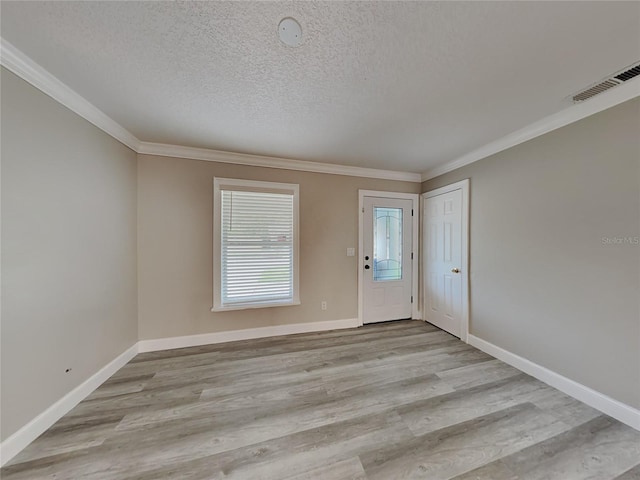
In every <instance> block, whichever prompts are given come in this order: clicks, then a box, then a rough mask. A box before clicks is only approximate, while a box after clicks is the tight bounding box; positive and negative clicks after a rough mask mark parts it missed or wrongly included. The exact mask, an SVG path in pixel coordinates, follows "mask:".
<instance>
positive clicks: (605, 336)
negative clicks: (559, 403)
mask: <svg viewBox="0 0 640 480" xmlns="http://www.w3.org/2000/svg"><path fill="white" fill-rule="evenodd" d="M464 178H470V179H471V232H470V236H471V243H470V249H471V251H470V256H471V270H470V275H471V305H470V309H471V333H472V334H474V335H476V336H478V337H480V338H482V339H484V340H487V341H489V342H491V343H494V344H495V345H498V346H500V347H502V348H504V349H506V350H509V351H511V352H513V353H516V354H518V355H520V356H523V357H525V358H527V359H529V360H531V361H533V362H535V363H538V364H540V365H543V366H545V367H547V368H549V369H551V370H553V371H556V372H558V373H560V374H562V375H565V376H567V377H569V378H571V379H573V380H575V381H577V382H580V383H582V384H584V385H587V386H589V387H591V388H594V389H595V390H597V391H600V392H602V393H605V394H607V395H609V396H611V397H613V398H615V399H617V400H619V401H622V402H624V403H626V404H628V405H632V406H634V407H636V408H640V311H639V305H640V246H638V245H637V244H636V245H632V244H622V245H605V244H603V237H637V236H638V235H640V100H638V99H636V100H633V101H629V102H626V103H624V104H622V105H619V106H617V107H614V108H611V109H609V110H606V111H604V112H602V113H599V114H597V115H594V116H592V117H589V118H587V119H584V120H582V121H580V122H577V123H574V124H572V125H569V126H567V127H564V128H562V129H559V130H556V131H554V132H551V133H548V134H546V135H544V136H542V137H539V138H537V139H534V140H531V141H529V142H527V143H524V144H522V145H519V146H517V147H514V148H511V149H509V150H506V151H504V152H501V153H499V154H497V155H494V156H492V157H489V158H487V159H484V160H481V161H479V162H476V163H473V164H471V165H468V166H466V167H463V168H460V169H458V170H455V171H453V172H450V173H448V174H445V175H443V176H440V177H438V178H435V179H432V180H429V181H427V182H425V183H423V186H422V191H428V190H432V189H434V188H437V187H440V186H443V185H447V184H450V183H453V182H456V181H458V180H461V179H464Z"/></svg>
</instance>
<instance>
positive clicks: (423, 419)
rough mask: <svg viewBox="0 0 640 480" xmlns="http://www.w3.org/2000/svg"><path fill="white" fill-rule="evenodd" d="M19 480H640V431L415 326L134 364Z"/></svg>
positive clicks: (54, 437)
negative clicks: (172, 479) (409, 479)
mask: <svg viewBox="0 0 640 480" xmlns="http://www.w3.org/2000/svg"><path fill="white" fill-rule="evenodd" d="M0 475H1V477H2V479H4V480H18V479H30V480H35V479H41V478H55V479H58V480H60V479H73V480H78V479H139V480H155V479H165V478H176V479H178V478H179V479H189V480H195V479H207V480H209V479H251V480H258V479H277V480H284V479H287V480H294V479H295V480H302V479H322V480H334V479H335V480H338V479H351V480H356V479H358V480H363V479H369V480H377V479H381V480H394V479H405V478H411V479H418V478H421V479H429V480H436V479H453V478H454V479H456V480H463V479H464V480H471V479H487V480H524V479H527V480H529V479H558V480H574V479H576V480H577V479H594V480H609V479H616V480H631V479H640V432H637V431H635V430H633V429H631V428H629V427H627V426H625V425H623V424H621V423H619V422H617V421H615V420H613V419H611V418H609V417H606V416H604V415H602V414H600V413H599V412H597V411H595V410H593V409H591V408H589V407H587V406H586V405H584V404H581V403H580V402H577V401H575V400H573V399H571V398H569V397H567V396H566V395H564V394H562V393H560V392H558V391H557V390H554V389H553V388H551V387H548V386H546V385H544V384H542V383H540V382H538V381H537V380H535V379H533V378H531V377H529V376H527V375H524V374H522V373H520V372H519V371H517V370H515V369H513V368H511V367H509V366H507V365H505V364H504V363H502V362H500V361H498V360H495V359H493V358H492V357H490V356H488V355H486V354H484V353H482V352H480V351H479V350H476V349H475V348H473V347H470V346H468V345H466V344H464V343H462V342H461V341H459V340H458V339H455V338H453V337H451V336H450V335H448V334H446V333H444V332H442V331H440V330H438V329H436V328H435V327H432V326H430V325H428V324H425V323H422V322H417V321H403V322H392V323H386V324H378V325H373V326H367V327H363V328H359V329H353V330H340V331H332V332H324V333H315V334H302V335H293V336H288V337H275V338H268V339H260V340H249V341H242V342H234V343H227V344H218V345H209V346H205V347H194V348H187V349H180V350H170V351H163V352H155V353H147V354H141V355H138V356H137V357H136V358H135V359H133V360H132V361H131V362H130V363H129V364H127V365H126V366H125V367H124V368H122V369H121V370H120V371H119V372H118V373H116V374H115V375H114V376H113V377H112V378H111V379H110V380H108V381H107V382H106V383H105V384H103V385H102V386H101V387H100V388H98V389H97V390H96V391H95V392H94V393H93V394H92V395H91V396H90V397H88V398H87V399H86V400H84V401H83V402H82V403H80V404H79V405H78V406H77V407H76V408H74V409H73V410H72V411H71V412H69V413H68V414H67V415H65V416H64V417H63V418H62V419H61V420H60V421H59V422H58V423H56V425H54V426H53V427H52V428H51V429H49V430H48V431H47V432H46V433H44V434H43V435H42V436H41V437H40V438H39V439H38V440H36V441H35V442H34V443H33V444H32V445H30V446H29V447H27V449H25V450H24V451H23V452H22V453H20V454H19V455H18V456H17V457H16V458H15V459H14V460H13V461H12V462H10V464H9V465H8V466H6V467H5V468H3V469H2V471H1V472H0Z"/></svg>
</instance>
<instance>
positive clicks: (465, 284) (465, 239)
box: [420, 178, 470, 343]
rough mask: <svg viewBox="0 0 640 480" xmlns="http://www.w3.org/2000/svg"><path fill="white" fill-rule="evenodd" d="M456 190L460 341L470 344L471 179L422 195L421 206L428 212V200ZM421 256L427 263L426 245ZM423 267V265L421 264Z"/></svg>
mask: <svg viewBox="0 0 640 480" xmlns="http://www.w3.org/2000/svg"><path fill="white" fill-rule="evenodd" d="M455 190H461V191H462V230H461V233H460V235H461V237H462V244H461V248H462V262H461V263H462V265H461V268H462V271H461V272H460V273H461V274H462V329H461V331H460V340H462V341H463V342H465V343H469V205H470V197H469V179H468V178H466V179H464V180H461V181H459V182H456V183H452V184H450V185H445V186H444V187H440V188H436V189H434V190H429V191H428V192H425V193H423V194H422V195H421V198H422V201H421V202H420V204H421V205H420V206H421V208H422V211H423V212H426V210H425V208H424V204H425V201H426V200H427V199H428V198H431V197H436V196H438V195H442V194H444V193H449V192H453V191H455ZM420 220H421V223H422V232H421V233H422V235H421V237H422V239H423V242H422V243H424V238H426V237H425V234H424V229H425V228H426V222H424V221H422V217H421V218H420ZM420 255H421V257H422V258H424V261H425V262H426V261H427V257H426V255H425V254H424V245H422V244H420ZM421 265H422V264H421ZM425 275H426V268H424V265H423V268H422V298H421V307H422V311H423V312H424V316H423V317H424V318H423V320H424V321H425V322H426V321H428V320H427V318H426V317H427V314H426V305H425V304H426V298H427V295H426V288H427V287H426V285H427V282H426V278H424V276H425Z"/></svg>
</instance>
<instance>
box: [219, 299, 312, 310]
mask: <svg viewBox="0 0 640 480" xmlns="http://www.w3.org/2000/svg"><path fill="white" fill-rule="evenodd" d="M295 305H300V300H294V301H293V302H286V303H283V302H273V303H270V302H267V303H245V304H239V305H229V306H226V307H222V306H219V307H213V308H211V311H212V312H231V311H234V310H251V309H254V308H270V307H291V306H295Z"/></svg>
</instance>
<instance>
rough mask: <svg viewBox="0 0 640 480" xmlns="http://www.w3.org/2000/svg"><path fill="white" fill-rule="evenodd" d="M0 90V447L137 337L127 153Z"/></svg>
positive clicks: (54, 108) (131, 162) (36, 100)
mask: <svg viewBox="0 0 640 480" xmlns="http://www.w3.org/2000/svg"><path fill="white" fill-rule="evenodd" d="M1 81H2V150H1V155H2V188H1V192H2V202H1V204H2V323H1V329H2V331H1V333H2V340H1V349H2V356H1V360H2V411H1V417H2V433H1V437H2V440H4V439H6V438H7V437H8V436H10V435H11V434H13V433H14V432H16V431H17V430H18V429H19V428H20V427H22V426H24V425H25V424H26V423H28V422H29V421H30V420H32V419H33V418H34V417H35V416H36V415H38V414H39V413H41V412H42V411H44V410H45V409H46V408H48V407H49V406H51V405H52V404H53V403H54V402H56V401H57V400H59V399H60V398H61V397H63V396H64V395H65V394H67V393H68V392H69V391H71V390H72V389H73V388H75V387H76V386H78V385H79V384H80V383H82V382H83V381H84V380H86V379H87V378H88V377H90V376H91V375H93V374H94V373H96V372H97V371H98V370H99V369H100V368H102V367H103V366H104V365H106V364H107V363H108V362H110V361H111V360H113V359H114V358H115V357H116V356H118V355H119V354H121V353H122V352H123V351H125V350H126V349H127V348H129V347H131V346H132V345H133V344H134V343H135V342H136V340H137V323H136V315H137V299H136V155H135V153H134V152H132V151H131V150H129V149H128V148H126V147H124V146H123V145H122V144H120V143H119V142H117V141H116V140H114V139H113V138H111V137H110V136H109V135H107V134H106V133H104V132H102V131H100V130H99V129H98V128H96V127H94V126H93V125H91V124H89V123H88V122H87V121H85V120H84V119H82V118H80V117H79V116H77V115H75V114H74V113H72V112H71V111H69V110H67V109H66V108H65V107H63V106H62V105H60V104H59V103H57V102H56V101H54V100H52V99H51V98H49V97H47V96H46V95H44V94H43V93H42V92H40V91H39V90H36V89H35V88H34V87H32V86H31V85H29V84H27V83H26V82H24V81H23V80H21V79H18V78H17V77H16V76H14V75H13V74H12V73H9V72H8V71H6V70H4V69H2V78H1ZM67 368H71V369H72V370H71V371H70V372H69V373H65V369H67Z"/></svg>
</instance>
